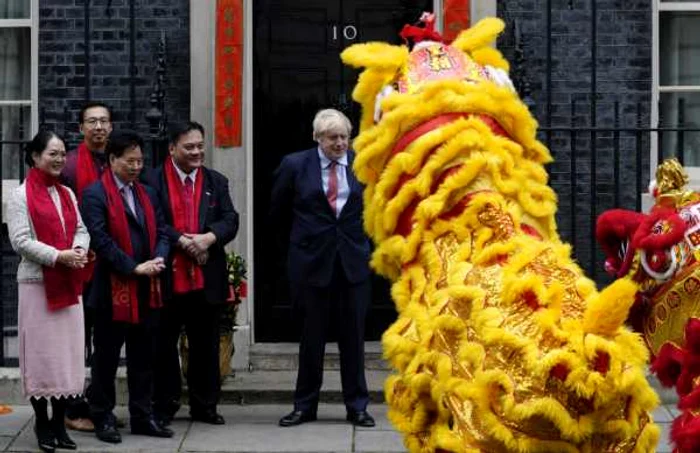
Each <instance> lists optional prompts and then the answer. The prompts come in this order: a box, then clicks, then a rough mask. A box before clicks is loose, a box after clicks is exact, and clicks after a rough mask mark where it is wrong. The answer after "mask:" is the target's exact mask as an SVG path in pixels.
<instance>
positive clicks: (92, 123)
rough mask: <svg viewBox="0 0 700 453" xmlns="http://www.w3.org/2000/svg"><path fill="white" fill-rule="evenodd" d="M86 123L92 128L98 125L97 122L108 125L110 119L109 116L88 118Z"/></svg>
mask: <svg viewBox="0 0 700 453" xmlns="http://www.w3.org/2000/svg"><path fill="white" fill-rule="evenodd" d="M84 123H85V124H86V125H87V127H89V128H91V129H92V128H95V127H97V123H100V124H102V125H107V124H109V123H110V121H109V118H86V119H85V121H84Z"/></svg>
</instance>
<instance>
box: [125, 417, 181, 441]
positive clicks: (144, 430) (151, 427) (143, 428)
mask: <svg viewBox="0 0 700 453" xmlns="http://www.w3.org/2000/svg"><path fill="white" fill-rule="evenodd" d="M131 434H141V435H143V436H151V437H173V434H174V433H173V432H172V431H171V430H170V429H168V428H166V427H164V426H161V425H160V424H159V423H158V422H157V421H156V420H155V419H154V418H153V417H151V418H149V419H147V420H143V421H135V420H132V421H131Z"/></svg>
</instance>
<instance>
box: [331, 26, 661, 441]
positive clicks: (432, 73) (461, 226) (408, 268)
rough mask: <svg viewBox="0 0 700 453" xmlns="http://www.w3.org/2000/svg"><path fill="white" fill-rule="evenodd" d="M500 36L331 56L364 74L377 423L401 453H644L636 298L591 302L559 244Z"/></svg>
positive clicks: (527, 117) (654, 434) (362, 144)
mask: <svg viewBox="0 0 700 453" xmlns="http://www.w3.org/2000/svg"><path fill="white" fill-rule="evenodd" d="M423 19H425V17H424V18H423ZM429 19H430V18H428V20H427V21H426V22H427V23H428V25H430V20H429ZM409 28H413V32H416V28H415V27H409ZM424 30H425V33H426V35H427V36H428V37H429V38H434V37H435V35H436V33H435V32H433V31H432V29H431V28H430V27H427V28H425V29H424ZM502 30H503V23H502V22H501V21H500V20H498V19H493V18H491V19H485V20H483V21H481V22H479V23H478V24H477V25H475V26H474V27H473V28H471V29H469V30H466V31H464V32H462V33H461V34H460V35H459V36H458V37H457V39H456V40H455V41H454V42H452V43H451V45H446V44H443V43H440V42H436V41H435V40H423V41H422V42H418V43H417V44H416V45H415V46H414V48H413V50H412V51H410V52H409V50H408V48H407V47H406V46H392V45H389V44H385V43H377V42H374V43H365V44H357V45H354V46H351V47H349V48H348V49H346V50H345V51H344V52H343V54H342V59H343V61H344V62H345V63H346V64H348V65H351V66H354V67H361V68H365V69H364V71H363V72H362V73H361V75H360V77H359V81H358V83H357V86H356V88H355V90H354V92H353V98H354V99H355V100H356V101H357V102H359V103H360V104H361V105H362V118H361V127H360V135H359V136H358V137H357V139H356V140H355V142H354V148H355V150H356V151H357V157H356V160H355V164H354V165H355V167H354V168H355V171H356V173H357V175H358V178H359V179H360V180H361V181H362V182H363V183H364V184H366V190H365V195H364V197H365V219H364V220H365V228H366V230H367V232H368V233H369V234H370V236H371V237H372V239H373V240H374V241H375V243H376V250H375V252H374V255H373V257H372V266H373V267H374V269H375V270H376V271H377V272H378V273H380V274H382V275H384V276H386V277H388V278H390V279H391V280H392V281H393V285H392V297H393V299H394V301H395V303H396V307H397V309H398V312H399V318H398V320H397V321H396V322H395V323H394V324H393V325H392V326H391V327H390V328H389V329H388V330H387V331H386V333H385V334H384V337H383V345H384V351H385V356H386V357H387V358H388V360H389V361H390V363H391V365H392V366H393V367H394V368H395V370H396V374H394V375H392V376H391V377H390V378H389V379H388V380H387V382H386V384H385V391H386V398H387V401H388V404H389V406H390V409H389V418H390V419H391V421H392V423H393V424H394V425H395V426H396V427H397V428H398V429H399V430H400V431H402V432H403V433H404V436H405V444H406V446H407V447H408V449H409V450H410V451H412V452H448V451H449V452H536V451H537V452H539V451H547V452H557V453H562V452H591V453H599V452H650V451H653V450H654V447H655V445H656V443H657V440H658V436H659V430H658V428H657V427H656V425H654V423H653V421H652V419H651V416H650V411H651V410H653V409H654V407H655V406H656V405H657V404H658V398H657V396H656V395H655V393H654V392H653V391H652V389H651V388H650V386H649V385H648V383H647V381H646V378H645V374H644V367H645V364H646V362H647V359H648V353H647V350H646V347H645V346H644V344H643V343H642V341H641V340H640V339H639V337H638V336H637V335H636V334H633V333H631V332H630V331H628V330H627V329H626V328H624V327H623V326H622V323H623V321H624V320H625V318H626V316H627V313H628V311H629V308H630V306H631V304H632V303H633V301H634V293H635V291H636V290H637V287H636V285H635V284H634V283H633V282H631V281H630V280H627V279H622V280H618V281H617V282H615V283H614V284H613V285H611V286H610V287H608V288H607V289H606V290H604V291H603V292H600V293H599V292H598V291H597V290H596V287H595V284H594V283H593V282H592V281H591V280H589V279H588V278H586V277H585V276H584V275H583V272H582V271H581V269H580V268H579V266H578V265H577V264H576V263H575V262H574V261H573V260H572V259H571V257H570V247H569V246H568V245H566V244H564V243H562V242H561V241H560V239H559V237H558V235H557V231H556V223H555V220H554V213H555V211H556V201H557V200H556V196H555V194H554V192H553V191H552V190H551V189H550V188H549V187H548V185H547V174H546V172H545V169H544V167H543V164H545V163H547V162H550V161H551V157H550V155H549V152H548V150H547V149H546V148H545V147H544V146H543V145H542V144H541V143H540V142H538V141H537V139H536V137H535V134H536V130H537V123H536V121H535V119H534V118H533V117H532V115H531V114H530V112H529V111H528V109H527V107H526V106H525V105H524V104H523V103H522V102H521V100H520V99H519V97H518V95H517V93H516V92H515V90H514V89H513V87H512V85H511V84H510V80H509V78H508V75H507V70H508V63H507V62H506V61H505V60H504V59H503V57H502V56H501V54H500V53H499V52H498V51H497V50H495V49H493V48H491V47H490V46H489V45H490V44H491V43H492V42H493V41H494V40H495V38H496V36H497V35H498V34H499V33H500V32H501V31H502ZM416 33H417V34H418V35H420V31H418V32H416ZM415 35H416V34H415V33H414V35H413V36H415ZM416 41H418V40H416Z"/></svg>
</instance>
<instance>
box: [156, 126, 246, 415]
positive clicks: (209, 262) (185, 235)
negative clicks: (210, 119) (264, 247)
mask: <svg viewBox="0 0 700 453" xmlns="http://www.w3.org/2000/svg"><path fill="white" fill-rule="evenodd" d="M204 147H205V145H204V128H203V127H202V125H201V124H199V123H196V122H189V123H185V124H179V125H175V126H174V127H172V128H171V130H170V145H169V150H170V156H169V157H168V158H167V159H166V160H165V162H164V163H163V165H161V166H160V167H158V168H157V169H156V170H154V171H153V172H151V174H150V175H149V177H148V178H147V179H148V183H149V185H151V186H152V187H153V188H154V189H155V190H156V191H157V192H158V196H159V198H160V201H161V204H162V206H163V207H164V211H165V218H166V224H167V226H166V230H167V233H168V236H169V237H170V240H171V242H172V244H173V253H172V254H171V256H170V258H169V266H168V267H169V268H168V270H167V271H166V272H165V275H164V277H163V298H164V301H165V308H164V309H163V317H162V319H161V329H160V334H159V341H158V359H157V361H156V382H157V386H156V391H155V393H154V408H155V410H156V413H157V416H158V419H159V420H160V422H161V424H164V425H167V424H168V423H170V421H171V420H172V417H173V416H174V415H175V413H176V412H177V411H178V409H179V408H180V394H181V381H180V362H179V358H178V352H177V342H178V338H179V336H180V331H181V329H182V327H183V326H184V327H185V332H186V333H187V341H188V345H189V365H188V370H187V388H188V391H189V404H190V416H191V417H192V419H193V420H197V421H201V422H204V423H209V424H214V425H220V424H223V423H225V421H224V418H223V417H222V416H221V415H220V414H219V413H218V412H217V409H216V406H217V404H218V401H219V391H220V387H221V382H220V379H219V318H220V315H221V309H222V308H223V304H225V303H226V299H227V298H228V272H227V269H226V252H225V250H224V246H225V245H226V244H227V243H229V242H230V241H232V240H233V239H234V238H235V237H236V233H237V232H238V213H237V212H236V210H235V209H234V207H233V202H232V201H231V195H230V194H229V186H228V180H227V179H226V177H224V176H223V175H222V174H221V173H219V172H217V171H215V170H212V169H209V168H207V167H205V166H204Z"/></svg>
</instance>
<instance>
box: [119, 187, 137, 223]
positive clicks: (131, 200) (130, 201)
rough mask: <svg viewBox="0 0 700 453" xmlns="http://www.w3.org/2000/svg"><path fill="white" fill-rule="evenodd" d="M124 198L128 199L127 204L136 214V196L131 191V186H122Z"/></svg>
mask: <svg viewBox="0 0 700 453" xmlns="http://www.w3.org/2000/svg"><path fill="white" fill-rule="evenodd" d="M121 193H122V198H123V199H124V201H126V205H127V206H128V207H129V209H130V210H131V213H132V214H133V215H134V216H136V206H134V197H133V195H132V192H131V187H130V186H124V187H122V188H121Z"/></svg>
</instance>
